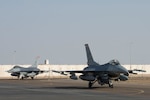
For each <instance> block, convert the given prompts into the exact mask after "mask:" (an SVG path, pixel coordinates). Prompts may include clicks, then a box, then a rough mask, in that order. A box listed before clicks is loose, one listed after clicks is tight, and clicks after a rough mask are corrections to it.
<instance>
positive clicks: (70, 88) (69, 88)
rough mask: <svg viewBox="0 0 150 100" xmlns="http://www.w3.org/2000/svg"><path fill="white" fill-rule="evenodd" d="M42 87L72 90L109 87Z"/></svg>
mask: <svg viewBox="0 0 150 100" xmlns="http://www.w3.org/2000/svg"><path fill="white" fill-rule="evenodd" d="M41 88H44V89H67V90H72V89H88V90H90V89H98V88H101V89H104V88H107V89H108V87H92V88H90V89H89V88H88V87H77V86H58V87H41Z"/></svg>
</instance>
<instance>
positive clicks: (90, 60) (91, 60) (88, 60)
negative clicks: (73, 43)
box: [85, 44, 99, 66]
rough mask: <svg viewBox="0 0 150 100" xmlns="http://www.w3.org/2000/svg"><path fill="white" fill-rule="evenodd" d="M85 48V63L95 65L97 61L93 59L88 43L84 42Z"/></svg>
mask: <svg viewBox="0 0 150 100" xmlns="http://www.w3.org/2000/svg"><path fill="white" fill-rule="evenodd" d="M85 49H86V55H87V64H88V65H96V66H97V65H99V64H98V63H96V62H95V61H94V59H93V57H92V54H91V51H90V48H89V45H88V44H85Z"/></svg>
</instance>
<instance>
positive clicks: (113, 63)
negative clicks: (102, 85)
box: [108, 59, 120, 65]
mask: <svg viewBox="0 0 150 100" xmlns="http://www.w3.org/2000/svg"><path fill="white" fill-rule="evenodd" d="M108 63H109V64H111V65H120V63H119V61H118V60H116V59H113V60H111V61H109V62H108Z"/></svg>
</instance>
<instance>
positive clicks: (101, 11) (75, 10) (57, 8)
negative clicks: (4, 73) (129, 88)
mask: <svg viewBox="0 0 150 100" xmlns="http://www.w3.org/2000/svg"><path fill="white" fill-rule="evenodd" d="M85 43H88V44H89V46H90V49H91V51H92V54H93V56H94V59H95V60H96V61H97V62H98V63H100V64H104V63H106V62H108V61H110V60H111V59H114V58H115V59H118V60H119V61H120V63H122V64H130V58H131V64H150V0H0V49H1V50H0V64H14V63H15V64H32V63H33V62H34V60H35V58H36V56H40V63H43V62H44V60H45V59H49V61H50V64H86V62H87V59H86V53H85V48H84V44H85Z"/></svg>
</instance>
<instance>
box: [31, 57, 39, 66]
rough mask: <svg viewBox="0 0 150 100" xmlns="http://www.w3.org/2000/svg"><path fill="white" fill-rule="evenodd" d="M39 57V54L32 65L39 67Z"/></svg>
mask: <svg viewBox="0 0 150 100" xmlns="http://www.w3.org/2000/svg"><path fill="white" fill-rule="evenodd" d="M39 58H40V57H39V56H38V57H36V60H35V62H34V64H33V65H31V66H30V67H34V68H37V66H38V60H39Z"/></svg>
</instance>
